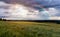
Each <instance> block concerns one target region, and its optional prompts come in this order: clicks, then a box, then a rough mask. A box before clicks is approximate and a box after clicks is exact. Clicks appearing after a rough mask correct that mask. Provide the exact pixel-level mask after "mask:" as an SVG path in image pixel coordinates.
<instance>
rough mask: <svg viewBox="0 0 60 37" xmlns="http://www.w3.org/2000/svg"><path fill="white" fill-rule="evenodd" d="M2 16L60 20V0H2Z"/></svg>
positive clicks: (0, 5) (9, 18)
mask: <svg viewBox="0 0 60 37" xmlns="http://www.w3.org/2000/svg"><path fill="white" fill-rule="evenodd" d="M0 18H3V19H7V20H60V0H0Z"/></svg>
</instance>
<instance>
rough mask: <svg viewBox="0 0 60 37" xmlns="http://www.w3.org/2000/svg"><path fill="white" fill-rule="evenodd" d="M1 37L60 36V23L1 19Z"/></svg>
mask: <svg viewBox="0 0 60 37" xmlns="http://www.w3.org/2000/svg"><path fill="white" fill-rule="evenodd" d="M0 37H60V24H57V23H49V22H46V23H45V22H27V21H25V22H23V21H0Z"/></svg>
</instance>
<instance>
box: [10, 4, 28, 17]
mask: <svg viewBox="0 0 60 37" xmlns="http://www.w3.org/2000/svg"><path fill="white" fill-rule="evenodd" d="M11 9H12V12H13V13H12V14H13V15H20V16H22V17H26V16H27V14H28V10H27V8H26V7H24V6H23V5H19V4H15V5H12V7H11Z"/></svg>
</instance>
